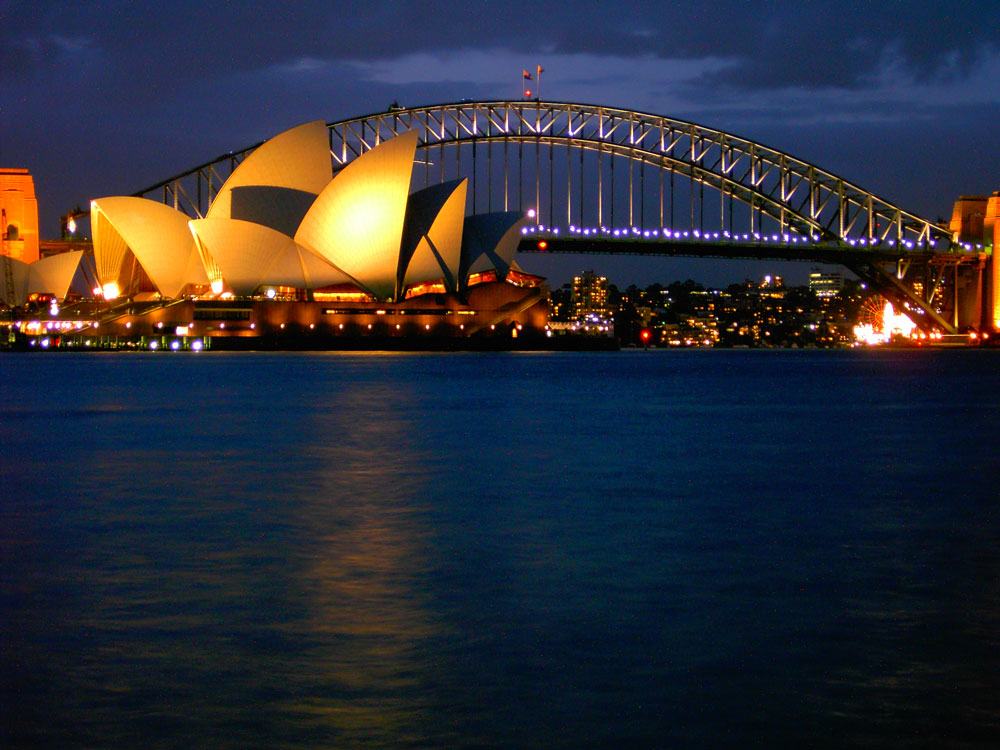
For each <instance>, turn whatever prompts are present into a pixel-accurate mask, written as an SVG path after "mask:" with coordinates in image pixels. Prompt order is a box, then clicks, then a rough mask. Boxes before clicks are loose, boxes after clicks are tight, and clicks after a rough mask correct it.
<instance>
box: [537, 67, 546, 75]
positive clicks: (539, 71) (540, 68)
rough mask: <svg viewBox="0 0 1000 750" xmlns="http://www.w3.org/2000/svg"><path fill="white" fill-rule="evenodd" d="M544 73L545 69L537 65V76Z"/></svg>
mask: <svg viewBox="0 0 1000 750" xmlns="http://www.w3.org/2000/svg"><path fill="white" fill-rule="evenodd" d="M544 72H545V68H543V67H542V66H541V65H539V66H538V75H539V76H541V75H542V73H544Z"/></svg>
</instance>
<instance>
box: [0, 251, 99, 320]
mask: <svg viewBox="0 0 1000 750" xmlns="http://www.w3.org/2000/svg"><path fill="white" fill-rule="evenodd" d="M82 258H83V251H82V250H73V251H72V252H68V253H60V254H59V255H51V256H49V257H48V258H41V259H40V260H36V261H35V262H34V263H25V262H23V261H20V260H18V259H17V258H0V265H3V264H4V263H7V262H9V263H10V264H11V276H12V277H13V280H14V298H13V299H7V292H6V285H3V286H0V299H2V300H3V301H4V303H5V304H6V305H8V306H11V307H13V306H14V305H23V304H24V303H25V302H27V301H28V296H29V295H31V294H52V295H55V296H56V297H57V298H58V299H66V293H67V292H68V291H69V286H70V284H72V283H73V276H74V275H75V274H76V269H77V268H79V267H80V260H81V259H82Z"/></svg>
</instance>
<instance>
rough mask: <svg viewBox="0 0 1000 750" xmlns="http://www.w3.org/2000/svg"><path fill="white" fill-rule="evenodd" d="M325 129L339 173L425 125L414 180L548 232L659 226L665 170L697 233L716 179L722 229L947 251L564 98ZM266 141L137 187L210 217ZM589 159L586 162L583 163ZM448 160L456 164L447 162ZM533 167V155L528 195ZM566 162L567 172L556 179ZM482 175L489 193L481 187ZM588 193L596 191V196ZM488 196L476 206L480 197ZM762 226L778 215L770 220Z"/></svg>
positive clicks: (841, 197) (658, 119) (777, 164)
mask: <svg viewBox="0 0 1000 750" xmlns="http://www.w3.org/2000/svg"><path fill="white" fill-rule="evenodd" d="M327 128H328V130H329V136H330V152H331V155H332V157H333V160H334V164H335V167H336V166H337V165H339V166H344V165H346V164H347V163H349V162H350V161H351V160H353V159H355V158H357V157H358V156H359V155H360V154H362V153H364V152H365V151H367V150H369V149H371V148H373V147H374V146H376V145H378V144H379V143H380V142H381V141H383V140H386V139H388V138H391V137H393V136H395V135H397V134H399V133H401V132H405V131H408V130H412V129H416V130H418V131H419V133H420V141H419V142H420V147H419V148H420V151H419V152H418V167H417V173H418V177H419V167H420V163H422V164H423V170H424V175H423V176H424V180H425V182H430V181H432V180H433V181H444V180H446V179H453V178H454V177H456V176H468V177H469V178H470V195H471V198H470V200H471V201H472V207H473V211H475V210H477V209H479V210H482V209H486V210H499V209H502V210H526V209H527V208H529V207H530V208H536V209H537V221H538V222H539V223H540V224H543V225H547V227H548V228H550V229H552V228H557V229H558V228H563V230H564V231H565V230H567V229H569V228H570V227H571V226H573V224H574V214H576V215H577V216H578V217H579V218H580V222H579V223H585V222H583V217H584V207H585V204H587V203H588V200H593V199H596V204H597V205H596V207H594V206H587V208H588V211H589V214H590V215H591V217H592V218H593V219H596V225H597V226H602V225H605V224H609V225H615V226H621V225H625V226H628V227H630V228H631V227H635V226H637V225H638V227H640V228H650V227H651V226H657V227H658V228H664V227H665V226H667V223H666V222H665V218H666V217H665V210H664V205H665V203H664V183H665V181H666V178H668V177H669V180H670V200H671V216H672V217H673V214H674V204H673V201H674V200H675V196H674V192H675V190H674V188H675V185H674V180H675V178H676V177H680V178H681V180H682V181H683V180H687V181H688V188H687V190H688V195H689V196H690V204H691V225H692V228H694V227H695V225H696V224H698V222H697V221H696V219H695V209H694V206H695V192H694V191H695V189H696V186H697V190H698V191H699V196H698V205H699V211H700V212H701V221H702V223H703V222H704V205H705V203H704V189H705V187H708V188H709V189H711V190H714V191H716V193H717V194H718V195H719V199H720V203H719V220H720V226H723V227H724V226H725V217H726V211H727V209H726V202H727V201H728V214H729V222H730V228H732V223H733V203H734V202H735V203H736V204H738V205H742V206H745V207H749V227H748V228H749V230H750V231H751V232H754V231H760V232H765V231H768V230H770V231H777V232H779V233H782V234H784V233H791V234H796V235H800V236H806V237H810V238H813V239H818V240H822V241H828V242H829V241H833V242H844V243H847V242H851V243H852V244H853V243H854V242H859V241H860V242H864V243H865V244H870V243H888V244H891V245H898V244H902V243H907V242H909V243H913V244H920V245H923V246H924V247H931V246H934V247H937V248H938V249H948V248H950V245H951V235H950V233H949V232H948V230H947V229H945V228H943V227H940V226H937V225H935V224H934V223H932V222H930V221H928V220H926V219H923V218H921V217H919V216H917V215H916V214H913V213H911V212H908V211H905V210H904V209H902V208H901V207H899V206H896V205H894V204H892V203H890V202H889V201H886V200H884V199H882V198H879V197H878V196H875V195H874V194H872V193H870V192H868V191H866V190H864V189H862V188H860V187H858V186H857V185H854V184H853V183H851V182H848V181H847V180H845V179H843V178H841V177H838V176H837V175H834V174H832V173H830V172H827V171H826V170H823V169H821V168H820V167H818V166H816V165H813V164H809V163H808V162H805V161H802V160H801V159H797V158H795V157H793V156H791V155H789V154H786V153H783V152H781V151H777V150H775V149H772V148H768V147H767V146H764V145H762V144H759V143H756V142H753V141H750V140H747V139H745V138H741V137H739V136H736V135H733V134H731V133H727V132H724V131H721V130H715V129H712V128H706V127H703V126H701V125H697V124H695V123H691V122H685V121H682V120H676V119H672V118H668V117H663V116H660V115H652V114H647V113H642V112H635V111H630V110H624V109H615V108H611V107H602V106H593V105H586V104H573V103H561V102H540V101H497V102H459V103H454V104H443V105H435V106H426V107H414V108H391V109H390V110H389V111H386V112H379V113H375V114H371V115H367V116H364V117H358V118H354V119H351V120H344V121H340V122H333V123H328V125H327ZM498 144H502V153H501V154H499V155H497V154H496V153H495V151H496V150H497V147H498ZM258 145H260V144H255V145H254V146H251V147H249V148H246V149H243V150H241V151H238V152H232V153H230V154H226V155H224V156H221V157H219V158H217V159H215V160H212V161H210V162H206V163H205V164H202V165H200V166H198V167H195V168H194V169H192V170H189V171H188V172H184V173H182V174H179V175H176V176H174V177H171V178H169V179H168V180H164V181H163V182H161V183H157V184H156V185H153V186H150V187H149V188H146V189H144V190H141V191H139V192H138V193H136V195H144V196H147V197H153V195H151V194H154V195H156V196H157V197H161V199H162V200H163V201H164V202H168V203H173V205H174V206H175V207H176V208H179V209H181V210H184V211H186V212H187V213H189V214H190V215H192V216H202V215H204V213H205V211H206V210H207V208H208V205H209V204H210V203H211V201H212V200H213V198H214V194H215V192H216V191H217V190H218V188H219V187H221V185H222V183H223V182H224V181H225V178H226V177H227V176H228V175H229V174H230V173H231V172H232V170H233V169H235V167H236V165H237V164H238V163H239V162H240V161H241V160H242V159H243V158H244V157H245V156H246V155H247V154H249V153H250V152H251V151H253V149H254V148H256V146H258ZM525 147H527V149H526V148H525ZM543 149H544V151H543ZM484 150H485V153H483V151H484ZM532 151H534V154H532V153H531V152H532ZM557 151H562V152H564V153H563V155H562V156H561V157H560V158H559V166H556V161H555V160H554V158H553V154H555V153H556V152H557ZM526 152H527V154H526ZM463 153H464V154H465V155H466V163H465V165H464V170H463V165H462V156H463ZM546 154H547V158H548V164H547V165H546V163H545V156H546ZM585 154H586V155H587V158H588V160H589V162H588V164H587V165H586V166H585V158H584V155H585ZM595 155H596V158H595ZM449 157H450V159H451V162H452V163H451V164H450V165H449V166H447V167H446V162H447V161H448V158H449ZM435 159H436V161H435ZM498 161H499V163H495V162H498ZM483 162H486V163H485V164H484V163H483ZM526 162H530V165H529V167H528V177H527V183H528V184H527V189H525V165H526ZM616 162H617V163H618V164H622V163H623V162H625V163H627V169H628V177H627V180H626V184H627V193H628V194H627V210H626V213H627V217H623V216H622V212H621V211H620V210H619V216H618V219H615V217H614V213H615V205H616V202H617V203H622V202H625V196H624V193H625V190H626V186H625V185H623V184H622V180H623V177H622V175H621V172H622V171H624V169H625V167H624V166H623V167H620V168H619V176H618V184H617V185H616V178H615V164H616ZM563 164H564V165H565V166H564V167H563V166H562V165H563ZM636 167H638V170H636ZM650 169H652V170H653V174H654V179H653V180H652V182H653V183H654V184H653V192H654V193H656V194H657V196H658V200H656V199H654V200H653V201H652V203H653V204H654V206H653V207H652V208H650V209H649V210H647V206H649V204H650V198H649V192H650V190H649V189H648V188H647V187H646V180H647V172H648V171H649V170H650ZM561 170H564V171H565V175H563V174H559V175H557V174H556V172H557V171H561ZM501 171H502V175H503V180H502V193H503V194H502V198H500V197H499V196H497V198H496V201H494V195H495V194H496V193H498V191H499V190H500V187H501V185H500V173H501ZM635 171H638V172H639V175H638V177H637V176H636V175H635ZM435 173H436V174H435ZM515 173H516V183H517V184H516V190H515V185H514V178H515ZM483 181H485V183H486V185H485V190H484V189H483V187H482V186H481V185H479V184H477V183H481V182H483ZM192 182H193V183H194V184H192ZM609 182H610V186H609V185H608V183H609ZM587 183H589V184H587ZM557 185H558V187H557ZM160 191H162V196H159V193H160ZM588 191H589V192H590V193H593V194H594V195H593V196H588V195H587V193H588ZM484 192H485V193H486V195H485V196H484V198H480V199H479V203H480V205H476V204H477V196H482V195H483V193H484ZM636 193H638V194H639V198H638V202H637V200H636ZM655 204H658V210H657V206H656V205H655ZM595 209H596V210H595ZM744 210H746V209H744ZM647 214H649V219H650V220H649V221H647ZM637 217H638V221H637ZM755 222H756V223H755ZM765 222H769V225H768V226H767V227H765ZM670 223H674V222H670ZM701 228H702V229H704V227H703V226H702V227H701ZM744 228H746V227H745V226H744ZM740 231H743V229H742V228H741V229H740Z"/></svg>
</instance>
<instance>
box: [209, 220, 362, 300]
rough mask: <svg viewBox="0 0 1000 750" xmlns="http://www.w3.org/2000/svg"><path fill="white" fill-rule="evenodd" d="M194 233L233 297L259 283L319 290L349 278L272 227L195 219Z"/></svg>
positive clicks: (244, 292)
mask: <svg viewBox="0 0 1000 750" xmlns="http://www.w3.org/2000/svg"><path fill="white" fill-rule="evenodd" d="M191 231H192V232H194V234H195V235H196V236H197V237H198V239H199V240H200V242H201V243H202V244H203V245H204V246H205V248H206V250H207V251H208V252H209V253H210V254H211V257H212V258H213V259H214V261H215V263H216V264H217V265H218V267H219V269H220V270H221V272H222V277H223V278H224V279H225V280H226V282H227V283H228V284H229V287H230V288H231V289H232V290H233V293H234V294H237V295H241V296H245V295H250V294H253V292H254V291H255V290H256V289H257V288H258V287H260V286H261V285H273V286H293V287H299V288H303V289H315V288H317V287H322V286H328V285H330V284H341V283H345V282H350V281H351V279H350V278H349V277H348V276H347V275H346V274H344V273H341V272H340V271H339V270H338V269H336V268H334V267H333V266H331V265H330V264H329V263H328V262H326V261H325V260H323V259H322V258H319V257H318V256H316V255H314V254H313V253H312V252H310V251H309V250H307V249H305V248H304V247H302V246H300V245H298V244H297V243H296V242H295V240H293V239H292V238H291V237H289V236H287V235H285V234H282V233H281V232H278V231H276V230H274V229H271V228H270V227H265V226H262V225H260V224H254V223H252V222H249V221H240V220H239V219H196V220H193V221H192V222H191Z"/></svg>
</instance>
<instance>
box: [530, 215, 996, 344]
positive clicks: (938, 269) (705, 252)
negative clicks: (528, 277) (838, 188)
mask: <svg viewBox="0 0 1000 750" xmlns="http://www.w3.org/2000/svg"><path fill="white" fill-rule="evenodd" d="M524 231H525V234H524V237H523V239H522V240H521V243H520V245H519V247H518V252H522V253H580V254H600V255H637V256H658V257H693V258H721V259H730V260H734V259H749V260H784V261H802V262H810V263H823V264H829V265H840V266H844V267H845V268H847V269H848V270H850V271H851V272H853V273H854V274H855V275H856V276H857V277H858V278H860V279H861V280H862V281H864V282H865V283H866V284H867V285H868V286H869V287H870V288H871V289H873V290H875V291H877V292H879V293H880V294H882V295H883V296H884V297H886V298H887V299H888V300H890V301H891V302H892V303H893V305H894V306H895V307H896V309H898V310H907V311H908V312H910V313H912V315H911V317H912V318H914V322H915V323H916V324H917V326H918V327H919V328H920V329H921V330H924V331H926V332H930V331H935V330H937V331H941V332H943V333H950V334H954V333H957V332H958V331H959V329H961V328H976V327H978V320H976V312H975V310H974V309H970V310H963V309H962V307H961V306H960V304H959V303H958V301H957V300H958V296H957V295H956V294H955V290H956V289H958V288H959V287H960V286H962V285H963V284H968V283H971V284H974V285H977V286H978V285H979V284H980V283H981V274H982V271H983V269H984V267H985V264H986V260H987V257H988V256H987V255H986V254H985V253H982V252H978V251H972V250H956V249H949V250H947V251H944V252H942V251H939V250H937V249H936V248H935V246H934V245H932V244H930V243H916V242H903V243H901V244H900V243H896V242H894V241H892V240H888V241H878V240H876V241H867V240H864V239H861V240H848V241H835V240H813V239H810V238H807V237H800V236H794V235H761V234H756V235H750V234H745V235H729V234H728V233H725V232H722V233H719V232H711V233H703V232H697V231H683V232H673V233H669V232H661V231H656V230H649V231H645V232H644V231H642V230H638V229H634V230H612V231H609V230H604V231H599V230H586V233H584V232H583V231H574V232H571V233H563V232H560V231H558V230H547V229H545V228H543V227H537V226H536V227H527V228H526V229H525V230H524ZM970 277H971V278H970ZM915 281H917V282H919V283H916V284H915V283H914V282H915ZM942 287H950V288H951V300H952V304H951V306H950V308H949V309H946V310H943V311H939V310H937V309H936V308H935V307H934V306H933V305H932V304H930V303H929V300H932V299H933V298H934V295H935V293H936V291H937V290H938V289H939V288H942Z"/></svg>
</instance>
